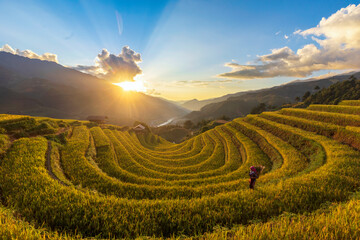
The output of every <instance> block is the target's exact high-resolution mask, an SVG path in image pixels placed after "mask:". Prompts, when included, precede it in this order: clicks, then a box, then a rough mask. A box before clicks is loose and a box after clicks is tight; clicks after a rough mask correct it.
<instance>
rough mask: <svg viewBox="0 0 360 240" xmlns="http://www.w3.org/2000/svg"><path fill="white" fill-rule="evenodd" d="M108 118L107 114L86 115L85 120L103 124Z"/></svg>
mask: <svg viewBox="0 0 360 240" xmlns="http://www.w3.org/2000/svg"><path fill="white" fill-rule="evenodd" d="M108 119H109V118H108V117H107V116H88V117H87V120H89V121H90V122H95V123H98V124H104V123H105V122H106V121H107V120H108Z"/></svg>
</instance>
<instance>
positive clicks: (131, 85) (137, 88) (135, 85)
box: [113, 81, 147, 92]
mask: <svg viewBox="0 0 360 240" xmlns="http://www.w3.org/2000/svg"><path fill="white" fill-rule="evenodd" d="M113 84H114V85H117V86H119V87H121V88H122V89H123V90H124V91H134V92H146V91H147V89H146V87H145V85H144V82H142V81H135V82H128V81H126V82H120V83H113Z"/></svg>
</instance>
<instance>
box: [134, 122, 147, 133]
mask: <svg viewBox="0 0 360 240" xmlns="http://www.w3.org/2000/svg"><path fill="white" fill-rule="evenodd" d="M133 130H134V131H135V132H144V131H145V130H146V127H145V126H144V125H142V124H138V125H136V126H135V127H133Z"/></svg>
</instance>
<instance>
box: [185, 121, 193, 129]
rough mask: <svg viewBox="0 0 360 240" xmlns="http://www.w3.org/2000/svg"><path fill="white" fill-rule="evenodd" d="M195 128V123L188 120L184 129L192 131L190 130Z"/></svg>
mask: <svg viewBox="0 0 360 240" xmlns="http://www.w3.org/2000/svg"><path fill="white" fill-rule="evenodd" d="M193 127H194V123H193V122H192V121H191V120H186V121H185V122H184V128H186V129H190V128H193Z"/></svg>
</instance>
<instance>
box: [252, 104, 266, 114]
mask: <svg viewBox="0 0 360 240" xmlns="http://www.w3.org/2000/svg"><path fill="white" fill-rule="evenodd" d="M266 109H267V106H266V103H260V104H259V105H258V106H256V107H254V108H253V109H252V110H251V112H250V113H251V114H260V113H262V112H265V111H266Z"/></svg>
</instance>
